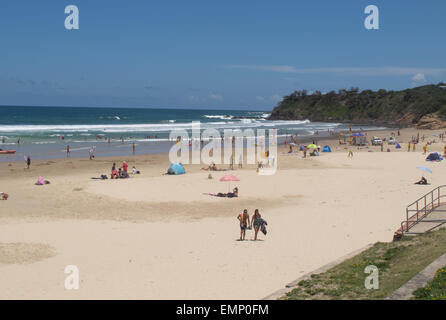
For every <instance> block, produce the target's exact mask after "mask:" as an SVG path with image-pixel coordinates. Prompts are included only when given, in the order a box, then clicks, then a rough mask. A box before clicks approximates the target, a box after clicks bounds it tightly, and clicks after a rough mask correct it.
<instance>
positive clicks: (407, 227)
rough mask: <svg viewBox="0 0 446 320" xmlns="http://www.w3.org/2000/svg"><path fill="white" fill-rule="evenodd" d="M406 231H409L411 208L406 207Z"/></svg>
mask: <svg viewBox="0 0 446 320" xmlns="http://www.w3.org/2000/svg"><path fill="white" fill-rule="evenodd" d="M406 232H409V208H408V207H406Z"/></svg>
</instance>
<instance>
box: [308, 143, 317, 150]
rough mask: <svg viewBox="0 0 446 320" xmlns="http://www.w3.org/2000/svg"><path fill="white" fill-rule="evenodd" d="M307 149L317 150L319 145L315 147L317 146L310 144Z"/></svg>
mask: <svg viewBox="0 0 446 320" xmlns="http://www.w3.org/2000/svg"><path fill="white" fill-rule="evenodd" d="M307 148H308V149H317V145H315V144H309V145H308V146H307Z"/></svg>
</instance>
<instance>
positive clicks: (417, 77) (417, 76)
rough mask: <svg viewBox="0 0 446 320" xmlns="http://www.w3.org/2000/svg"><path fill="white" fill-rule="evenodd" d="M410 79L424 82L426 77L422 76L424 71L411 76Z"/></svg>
mask: <svg viewBox="0 0 446 320" xmlns="http://www.w3.org/2000/svg"><path fill="white" fill-rule="evenodd" d="M412 80H413V81H415V82H426V77H425V76H424V73H417V74H416V75H414V76H413V77H412Z"/></svg>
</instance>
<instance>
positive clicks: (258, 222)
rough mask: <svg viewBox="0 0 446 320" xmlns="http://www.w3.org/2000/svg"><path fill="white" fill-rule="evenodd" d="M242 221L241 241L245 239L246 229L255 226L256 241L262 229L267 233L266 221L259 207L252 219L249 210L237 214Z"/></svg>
mask: <svg viewBox="0 0 446 320" xmlns="http://www.w3.org/2000/svg"><path fill="white" fill-rule="evenodd" d="M237 219H238V220H239V221H240V241H243V240H245V234H246V229H252V227H253V226H254V241H255V240H257V234H258V232H259V230H260V229H262V232H263V234H265V235H266V227H265V226H266V225H267V223H266V221H265V220H263V219H262V216H261V215H260V212H259V209H256V210H255V211H254V214H253V215H252V218H251V220H250V219H249V214H248V210H247V209H245V210H243V212H240V213H239V215H238V216H237Z"/></svg>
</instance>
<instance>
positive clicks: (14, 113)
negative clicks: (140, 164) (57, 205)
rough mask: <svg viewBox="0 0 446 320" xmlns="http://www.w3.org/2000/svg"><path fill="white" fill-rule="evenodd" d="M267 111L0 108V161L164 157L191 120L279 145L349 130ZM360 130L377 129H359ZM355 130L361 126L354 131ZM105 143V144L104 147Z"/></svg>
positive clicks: (336, 125) (345, 127)
mask: <svg viewBox="0 0 446 320" xmlns="http://www.w3.org/2000/svg"><path fill="white" fill-rule="evenodd" d="M268 116H269V112H265V111H242V110H204V109H202V110H188V109H142V108H84V107H82V108H81V107H79V108H78V107H17V106H10V107H9V106H3V107H0V149H3V150H16V153H15V154H14V155H0V161H15V160H21V159H23V158H24V157H25V156H31V158H33V159H51V158H62V157H65V156H66V149H67V146H69V147H70V152H71V156H72V157H88V156H89V150H90V149H91V148H93V149H94V150H95V151H94V152H95V156H118V155H129V154H132V153H133V150H132V146H133V143H134V144H135V146H136V154H150V153H161V152H167V151H168V150H169V149H170V147H171V146H172V144H173V143H175V142H174V141H172V140H170V139H169V134H170V132H171V131H172V130H174V129H184V130H186V131H188V132H190V129H191V123H192V121H200V123H201V125H200V126H201V129H202V130H204V129H207V128H214V129H217V130H219V131H220V132H221V133H222V134H223V130H224V129H241V130H244V129H247V128H251V129H254V131H255V130H256V129H273V128H276V129H277V136H278V139H279V141H280V140H283V139H284V138H285V137H286V136H287V135H290V134H293V135H294V134H298V136H299V137H309V136H312V135H313V134H314V133H315V132H316V131H318V132H320V133H321V134H322V135H323V134H324V133H328V130H331V131H334V132H338V131H345V130H347V129H348V127H349V125H348V124H341V123H322V122H310V121H308V120H305V121H298V120H290V121H270V120H267V117H268ZM361 127H362V129H364V130H376V129H382V128H377V127H365V126H361ZM353 129H354V130H359V129H360V126H353ZM109 141H110V142H109Z"/></svg>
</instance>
